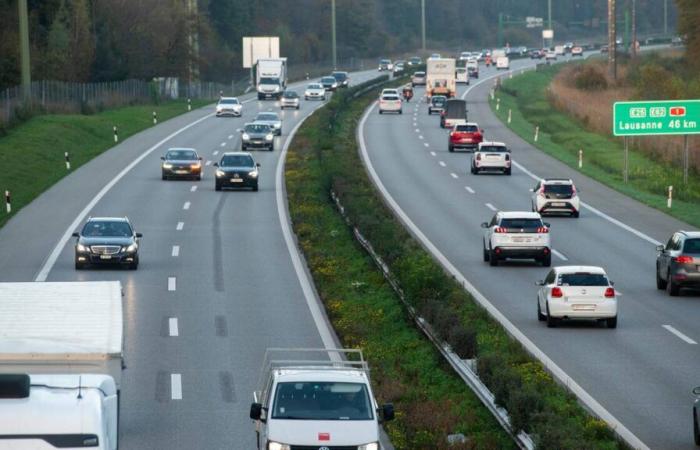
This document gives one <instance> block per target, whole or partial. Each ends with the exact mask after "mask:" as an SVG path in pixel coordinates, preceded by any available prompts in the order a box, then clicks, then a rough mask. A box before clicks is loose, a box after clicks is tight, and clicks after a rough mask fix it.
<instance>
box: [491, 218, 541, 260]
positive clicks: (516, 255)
mask: <svg viewBox="0 0 700 450" xmlns="http://www.w3.org/2000/svg"><path fill="white" fill-rule="evenodd" d="M481 228H484V239H483V248H484V261H485V262H488V263H490V265H491V266H497V265H498V262H499V261H503V260H505V259H506V258H511V259H534V260H535V261H537V262H539V263H540V264H542V265H543V266H545V267H549V266H551V265H552V251H551V250H552V246H551V243H550V237H549V224H548V223H544V222H542V217H540V215H539V214H537V213H533V212H529V211H528V212H525V211H508V212H506V211H499V212H497V213H496V214H495V215H494V216H493V217H492V218H491V221H490V222H484V223H482V224H481Z"/></svg>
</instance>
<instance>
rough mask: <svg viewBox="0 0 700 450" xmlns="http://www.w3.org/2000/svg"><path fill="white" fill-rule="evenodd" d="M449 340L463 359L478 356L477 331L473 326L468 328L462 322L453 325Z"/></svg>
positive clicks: (453, 348)
mask: <svg viewBox="0 0 700 450" xmlns="http://www.w3.org/2000/svg"><path fill="white" fill-rule="evenodd" d="M447 342H448V343H449V344H450V345H451V346H452V350H453V351H454V352H455V353H457V355H458V356H459V357H460V358H462V359H471V358H474V357H475V356H476V352H477V343H476V331H474V330H473V329H472V328H467V327H465V326H464V325H462V324H457V325H456V326H453V327H452V329H451V330H450V332H449V334H448V336H447Z"/></svg>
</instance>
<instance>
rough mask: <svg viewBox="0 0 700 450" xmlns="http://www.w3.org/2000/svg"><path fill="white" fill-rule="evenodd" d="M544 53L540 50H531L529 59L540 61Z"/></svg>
mask: <svg viewBox="0 0 700 450" xmlns="http://www.w3.org/2000/svg"><path fill="white" fill-rule="evenodd" d="M544 54H545V51H544V50H540V49H536V48H535V49H532V50H530V53H529V55H530V59H542V58H544Z"/></svg>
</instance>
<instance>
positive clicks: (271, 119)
mask: <svg viewBox="0 0 700 450" xmlns="http://www.w3.org/2000/svg"><path fill="white" fill-rule="evenodd" d="M253 123H260V124H263V125H267V126H269V127H270V129H272V132H273V133H274V134H275V135H277V136H282V119H280V116H279V114H277V113H276V112H271V111H269V112H259V113H258V115H257V116H255V120H254V121H253Z"/></svg>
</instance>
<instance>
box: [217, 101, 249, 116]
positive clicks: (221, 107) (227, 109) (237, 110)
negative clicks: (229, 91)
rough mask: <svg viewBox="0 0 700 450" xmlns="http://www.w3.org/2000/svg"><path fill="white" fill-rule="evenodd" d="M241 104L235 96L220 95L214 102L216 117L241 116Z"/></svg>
mask: <svg viewBox="0 0 700 450" xmlns="http://www.w3.org/2000/svg"><path fill="white" fill-rule="evenodd" d="M242 112H243V105H242V104H241V102H240V101H238V99H237V98H236V97H221V98H220V99H219V101H218V102H217V103H216V117H221V116H234V117H241V113H242Z"/></svg>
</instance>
